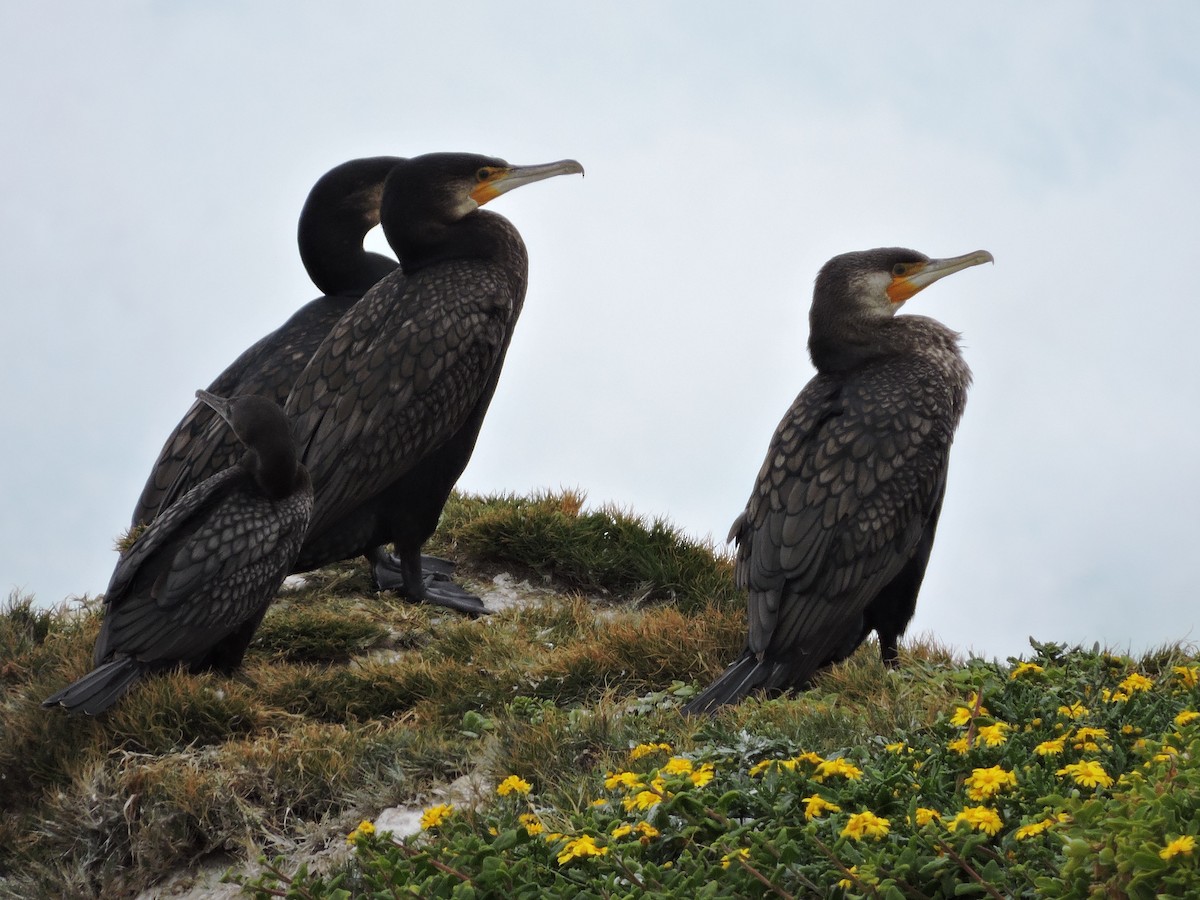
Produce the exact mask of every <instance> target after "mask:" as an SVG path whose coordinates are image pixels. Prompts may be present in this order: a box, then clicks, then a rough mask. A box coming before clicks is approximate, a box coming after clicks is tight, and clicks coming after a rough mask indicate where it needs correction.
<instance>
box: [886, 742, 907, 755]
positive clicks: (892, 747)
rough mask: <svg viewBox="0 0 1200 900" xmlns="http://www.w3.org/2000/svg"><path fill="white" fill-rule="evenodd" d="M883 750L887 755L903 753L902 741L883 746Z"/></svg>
mask: <svg viewBox="0 0 1200 900" xmlns="http://www.w3.org/2000/svg"><path fill="white" fill-rule="evenodd" d="M883 749H884V750H886V751H887V752H888V753H903V752H904V741H896V743H894V744H884V745H883Z"/></svg>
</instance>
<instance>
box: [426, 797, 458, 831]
mask: <svg viewBox="0 0 1200 900" xmlns="http://www.w3.org/2000/svg"><path fill="white" fill-rule="evenodd" d="M452 812H454V807H453V806H451V805H450V804H449V803H439V804H438V805H437V806H431V807H429V809H427V810H425V812H423V813H421V827H422V828H424V829H426V830H428V829H430V828H437V827H438V826H439V825H441V824H442V823H443V822H445V821H446V820H447V819H448V818H450V814H451V813H452Z"/></svg>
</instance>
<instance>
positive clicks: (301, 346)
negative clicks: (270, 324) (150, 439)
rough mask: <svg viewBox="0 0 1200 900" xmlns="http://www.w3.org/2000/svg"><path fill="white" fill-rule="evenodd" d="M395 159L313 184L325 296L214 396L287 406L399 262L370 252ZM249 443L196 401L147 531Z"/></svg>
mask: <svg viewBox="0 0 1200 900" xmlns="http://www.w3.org/2000/svg"><path fill="white" fill-rule="evenodd" d="M400 161H401V160H400V159H399V158H398V157H394V156H374V157H366V158H363V159H352V160H350V161H349V162H345V163H342V164H341V165H340V166H336V167H335V168H333V169H330V170H329V171H328V172H326V173H325V174H324V175H322V176H321V178H320V179H319V180H318V181H317V183H316V184H315V185H313V188H312V190H311V191H310V192H309V195H308V199H307V200H306V201H305V203H304V208H303V209H302V210H301V212H300V224H299V228H298V237H297V240H298V242H299V245H300V259H301V260H302V261H303V263H304V268H305V269H306V270H307V272H308V275H309V277H310V278H311V279H312V280H313V283H314V284H316V286H317V288H318V289H319V290H321V291H323V292H324V294H325V296H323V297H318V298H317V299H316V300H313V301H311V302H310V303H308V304H307V305H305V306H303V307H301V308H300V309H299V310H298V311H297V312H296V313H295V314H294V315H293V316H292V317H291V318H290V319H288V321H287V322H285V323H284V324H283V325H281V326H280V327H279V328H278V329H276V330H275V331H273V332H271V333H270V334H268V335H267V336H266V337H264V338H262V340H260V341H258V342H257V343H256V344H254V345H253V346H252V347H250V348H249V349H248V350H246V351H245V352H244V353H242V355H241V356H239V357H238V358H237V359H236V360H234V361H233V363H231V364H230V365H229V367H228V368H227V369H225V371H224V372H222V373H221V374H220V375H218V376H217V377H216V379H215V380H214V381H213V383H212V384H210V385H209V387H208V390H209V391H211V392H212V393H214V394H217V395H219V396H223V397H231V396H234V395H235V394H259V395H261V396H264V397H270V398H272V399H274V400H275V401H276V402H277V403H279V404H280V405H282V404H283V402H284V401H285V400H287V397H288V394H289V393H290V392H291V389H292V385H293V384H294V383H295V381H296V376H298V375H299V374H300V372H301V371H302V370H303V368H304V366H305V365H306V364H307V363H308V360H309V358H310V357H311V356H312V354H313V351H314V350H316V349H317V347H318V346H319V345H320V343H321V341H322V340H323V339H324V338H325V335H327V334H328V333H329V329H331V328H332V327H333V326H334V324H335V323H336V322H337V321H338V319H340V318H341V317H342V315H343V314H345V312H346V311H347V310H348V309H350V307H352V306H353V305H354V304H355V303H357V302H358V300H359V299H360V298H361V297H362V295H363V294H364V293H366V292H367V290H368V289H369V288H370V287H371V286H372V285H373V284H375V282H377V281H379V280H380V279H381V278H383V277H384V276H385V275H387V274H388V273H389V272H391V271H393V270H394V269H395V268H396V265H397V264H396V261H395V260H393V259H390V258H389V257H387V256H383V255H382V254H378V253H370V252H368V251H366V250H365V249H363V238H364V237H365V236H366V234H367V232H368V231H370V230H371V229H372V228H374V227H375V226H376V225H378V224H379V203H380V199H381V197H382V194H383V183H384V180H385V179H386V178H387V174H388V172H390V171H391V170H392V167H393V166H395V165H396V163H398V162H400ZM240 453H241V445H240V444H239V443H238V441H237V440H236V438H234V436H233V435H232V434H231V433H230V431H229V429H228V428H226V427H225V425H224V423H222V421H221V420H220V419H219V418H218V417H217V416H215V415H213V412H212V410H211V409H209V407H208V406H207V405H206V404H204V403H200V402H197V403H194V404H193V405H192V407H191V409H189V410H188V412H187V415H185V416H184V418H183V420H182V421H181V422H180V423H179V424H178V425H177V426H176V427H175V430H174V431H173V432H172V433H171V436H170V437H168V438H167V441H166V443H165V444H164V445H163V449H162V451H161V452H160V454H159V457H158V460H157V461H156V462H155V464H154V468H153V470H152V471H151V473H150V477H149V478H148V479H147V480H146V486H145V487H144V488H143V489H142V495H141V497H140V498H139V499H138V504H137V507H136V508H135V509H134V512H133V525H134V526H138V525H146V524H149V523H150V522H151V521H153V519H154V517H155V516H157V515H158V514H159V513H160V512H161V511H162V510H164V509H166V508H167V507H168V506H170V505H171V504H172V503H173V502H174V501H175V500H177V499H178V498H179V497H181V496H182V495H183V494H184V493H185V492H186V491H187V490H188V489H189V488H191V487H192V486H193V485H196V484H199V483H200V482H201V481H203V480H204V479H205V478H208V477H209V476H210V475H213V474H215V473H217V472H220V471H221V470H223V469H225V468H228V467H229V466H230V465H232V464H233V462H234V461H235V460H237V458H238V456H239V454H240Z"/></svg>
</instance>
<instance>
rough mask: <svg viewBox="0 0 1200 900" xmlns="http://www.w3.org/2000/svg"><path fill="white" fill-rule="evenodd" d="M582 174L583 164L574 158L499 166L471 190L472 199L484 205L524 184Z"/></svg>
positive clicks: (485, 174) (486, 174) (487, 173)
mask: <svg viewBox="0 0 1200 900" xmlns="http://www.w3.org/2000/svg"><path fill="white" fill-rule="evenodd" d="M582 174H583V166H581V165H580V164H579V163H577V162H575V160H573V159H560V160H559V161H558V162H552V163H543V164H542V165H540V166H504V167H500V166H497V167H495V168H492V169H489V170H487V171H486V173H484V177H483V178H482V179H481V180H480V182H479V184H477V185H476V186H475V189H474V190H473V191H471V199H472V200H474V201H475V202H476V203H477V204H479V205H480V206H483V204H485V203H487V202H488V201H489V200H495V199H496V198H497V197H499V196H500V195H501V194H504V193H507V192H508V191H511V190H512V189H513V188H519V187H521V185H524V184H531V183H533V182H535V181H543V180H545V179H547V178H553V177H554V176H555V175H582Z"/></svg>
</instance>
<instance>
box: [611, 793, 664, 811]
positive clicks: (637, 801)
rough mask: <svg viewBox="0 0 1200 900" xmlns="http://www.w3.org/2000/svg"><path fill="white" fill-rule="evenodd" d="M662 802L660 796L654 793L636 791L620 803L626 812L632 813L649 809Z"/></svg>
mask: <svg viewBox="0 0 1200 900" xmlns="http://www.w3.org/2000/svg"><path fill="white" fill-rule="evenodd" d="M661 802H662V794H659V793H657V792H655V791H638V792H637V793H636V794H632V795H631V796H629V797H626V798H625V799H623V800H622V801H621V804H622V805H623V806H624V807H625V811H626V812H633V810H635V809H643V810H644V809H649V808H650V807H652V806H655V805H657V804H659V803H661Z"/></svg>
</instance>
